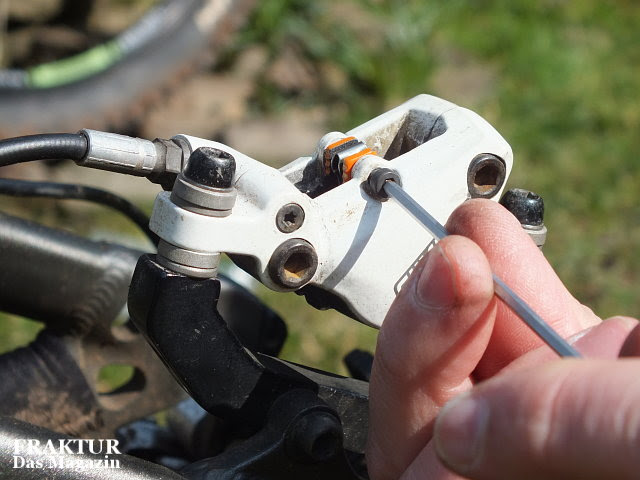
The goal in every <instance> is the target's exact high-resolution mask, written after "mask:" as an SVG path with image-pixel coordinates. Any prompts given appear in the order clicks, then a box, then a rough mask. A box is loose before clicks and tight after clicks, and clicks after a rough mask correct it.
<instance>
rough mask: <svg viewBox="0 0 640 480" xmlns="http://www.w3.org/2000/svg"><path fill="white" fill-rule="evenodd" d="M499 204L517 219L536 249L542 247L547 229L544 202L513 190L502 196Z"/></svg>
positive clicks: (528, 192) (521, 190)
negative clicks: (536, 246)
mask: <svg viewBox="0 0 640 480" xmlns="http://www.w3.org/2000/svg"><path fill="white" fill-rule="evenodd" d="M500 204H501V205H502V206H503V207H505V208H506V209H507V210H509V211H510V212H511V213H512V214H513V215H514V216H515V217H516V218H517V219H518V221H519V222H520V225H522V228H524V229H525V230H526V232H527V233H528V234H529V236H530V237H531V238H532V239H533V241H534V242H535V243H536V245H538V247H542V246H543V245H544V242H545V240H546V238H547V227H545V225H544V201H543V200H542V197H541V196H540V195H538V194H536V193H534V192H530V191H529V190H523V189H521V188H514V189H512V190H509V191H508V192H507V193H505V194H504V195H503V196H502V198H501V199H500Z"/></svg>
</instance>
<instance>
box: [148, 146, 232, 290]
mask: <svg viewBox="0 0 640 480" xmlns="http://www.w3.org/2000/svg"><path fill="white" fill-rule="evenodd" d="M235 172H236V161H235V159H234V158H233V155H231V154H230V153H228V152H225V151H222V150H219V149H217V148H211V147H201V148H198V149H197V150H196V151H195V152H193V153H192V154H191V156H190V157H189V161H188V163H187V166H186V168H185V169H184V170H183V171H182V172H181V173H180V175H178V178H177V179H176V182H175V184H174V186H173V191H172V192H171V201H172V202H173V203H175V204H176V205H178V206H179V207H181V208H184V209H185V210H188V211H190V212H193V213H197V214H200V215H207V216H210V217H226V216H229V215H230V214H231V210H232V209H233V206H234V205H235V202H236V197H237V192H236V189H235V188H234V187H233V177H234V175H235ZM157 259H158V263H160V264H161V265H163V266H164V267H166V268H168V269H170V270H173V271H175V272H177V273H181V274H183V275H186V276H188V277H194V278H215V277H216V276H217V274H218V266H219V265H220V252H213V253H212V252H197V251H193V250H188V249H184V248H181V247H178V246H176V245H172V244H170V243H169V242H166V241H164V240H161V241H160V244H159V245H158V257H157Z"/></svg>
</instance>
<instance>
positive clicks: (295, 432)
mask: <svg viewBox="0 0 640 480" xmlns="http://www.w3.org/2000/svg"><path fill="white" fill-rule="evenodd" d="M342 437H343V433H342V425H340V421H339V420H338V419H337V418H336V416H335V415H333V414H331V413H329V412H326V411H312V412H309V413H306V414H304V415H302V416H301V417H300V418H298V419H296V420H295V421H294V423H293V425H291V426H290V427H289V429H288V431H287V433H286V440H285V442H286V445H285V448H286V451H287V453H288V454H289V455H290V456H291V457H293V458H294V459H296V460H298V461H300V462H303V463H320V462H327V461H329V460H331V459H332V458H333V457H335V456H336V455H337V454H338V453H339V452H340V450H341V449H342Z"/></svg>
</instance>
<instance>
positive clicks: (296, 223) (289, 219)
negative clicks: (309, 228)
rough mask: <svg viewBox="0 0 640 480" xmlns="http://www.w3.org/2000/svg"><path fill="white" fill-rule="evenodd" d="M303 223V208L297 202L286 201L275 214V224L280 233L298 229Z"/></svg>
mask: <svg viewBox="0 0 640 480" xmlns="http://www.w3.org/2000/svg"><path fill="white" fill-rule="evenodd" d="M303 223H304V210H303V209H302V207H301V206H300V205H298V204H297V203H288V204H286V205H285V206H283V207H282V208H281V209H280V210H278V213H277V214H276V226H277V227H278V230H280V231H281V232H282V233H291V232H295V231H296V230H298V229H299V228H300V227H301V226H302V224H303Z"/></svg>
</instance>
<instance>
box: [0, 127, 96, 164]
mask: <svg viewBox="0 0 640 480" xmlns="http://www.w3.org/2000/svg"><path fill="white" fill-rule="evenodd" d="M88 148H89V144H88V142H87V138H86V137H85V136H84V135H82V134H80V133H49V134H41V135H28V136H24V137H15V138H8V139H6V140H0V167H4V166H7V165H14V164H16V163H23V162H31V161H33V160H66V159H70V160H75V161H79V160H82V159H83V158H84V157H85V155H86V154H87V150H88Z"/></svg>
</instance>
